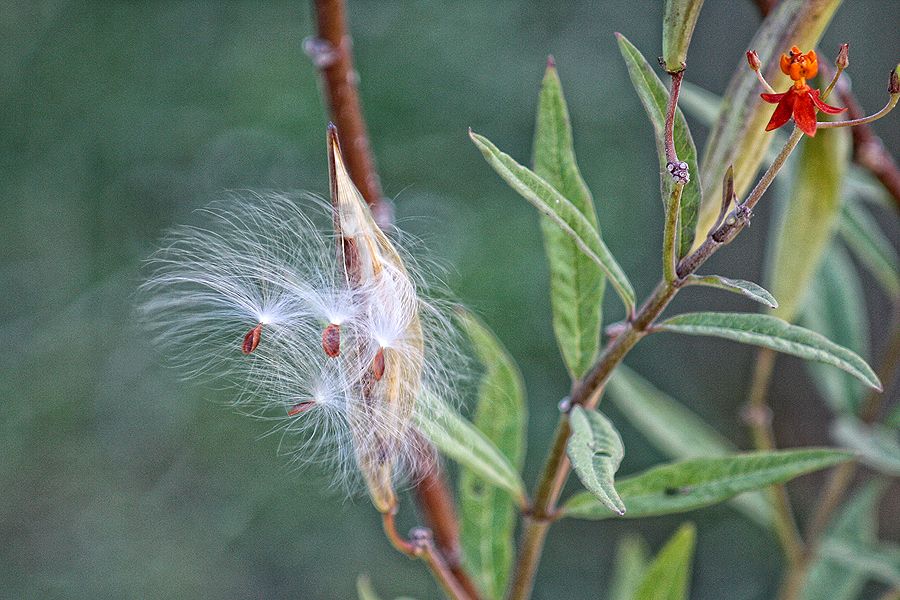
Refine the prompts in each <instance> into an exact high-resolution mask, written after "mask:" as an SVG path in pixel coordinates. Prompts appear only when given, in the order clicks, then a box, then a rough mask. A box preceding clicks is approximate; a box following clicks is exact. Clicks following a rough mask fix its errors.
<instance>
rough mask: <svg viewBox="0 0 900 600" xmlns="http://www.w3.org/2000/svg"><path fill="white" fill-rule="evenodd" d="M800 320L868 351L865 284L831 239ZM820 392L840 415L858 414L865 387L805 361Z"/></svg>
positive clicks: (864, 352)
mask: <svg viewBox="0 0 900 600" xmlns="http://www.w3.org/2000/svg"><path fill="white" fill-rule="evenodd" d="M800 319H801V323H802V324H803V325H804V326H805V327H807V328H809V329H812V330H813V331H815V332H817V333H820V334H822V335H824V336H825V337H827V338H828V339H830V340H832V341H834V342H835V343H837V344H840V345H841V346H844V347H845V348H849V349H850V350H853V351H854V352H856V353H857V354H859V355H860V356H863V357H865V356H867V355H868V353H869V333H868V327H869V322H868V311H867V310H866V305H865V297H864V296H863V290H862V283H861V282H860V280H859V273H858V272H857V270H856V267H855V265H854V264H853V263H852V262H851V261H850V258H849V257H848V256H847V252H846V251H845V250H844V249H843V248H842V247H841V246H840V245H839V244H837V243H834V242H832V244H831V248H830V249H829V250H828V252H827V253H826V254H825V258H824V261H823V262H822V265H821V266H820V267H819V272H818V274H817V275H816V277H815V279H814V280H813V282H812V286H811V288H810V290H809V293H808V294H807V297H806V302H805V303H804V305H803V313H802V315H801V317H800ZM806 368H807V370H808V371H809V373H810V375H811V377H810V379H812V380H813V382H814V383H815V385H816V387H817V388H818V389H819V393H820V394H822V396H823V397H824V398H825V400H826V401H827V402H828V404H829V405H830V406H831V408H832V410H834V411H835V412H836V413H837V414H856V412H857V410H858V408H859V405H860V402H861V401H862V398H863V393H864V388H863V386H862V384H860V383H859V382H858V381H857V380H856V379H854V378H853V377H851V376H850V375H849V374H847V373H843V372H841V371H837V370H835V369H832V368H831V367H828V366H826V365H822V364H821V363H813V362H808V363H806Z"/></svg>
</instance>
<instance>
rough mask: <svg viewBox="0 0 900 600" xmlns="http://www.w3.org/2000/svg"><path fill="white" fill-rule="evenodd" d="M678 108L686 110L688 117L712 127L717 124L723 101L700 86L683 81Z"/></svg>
mask: <svg viewBox="0 0 900 600" xmlns="http://www.w3.org/2000/svg"><path fill="white" fill-rule="evenodd" d="M678 106H680V107H681V108H682V109H684V112H685V113H686V114H687V115H688V116H691V117H693V118H695V119H697V120H698V121H700V123H701V124H703V125H706V126H707V127H712V126H713V125H715V124H716V119H717V118H718V117H719V111H720V110H721V109H722V99H721V98H720V97H719V96H717V95H716V94H714V93H712V92H710V91H709V90H706V89H704V88H702V87H700V86H699V85H696V84H693V83H690V82H689V81H682V82H681V94H680V95H679V96H678Z"/></svg>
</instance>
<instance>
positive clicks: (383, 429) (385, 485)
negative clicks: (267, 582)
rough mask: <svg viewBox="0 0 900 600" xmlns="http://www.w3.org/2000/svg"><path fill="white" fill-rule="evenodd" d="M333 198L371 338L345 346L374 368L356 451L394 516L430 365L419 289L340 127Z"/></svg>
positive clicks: (342, 253) (342, 248)
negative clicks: (354, 174) (375, 211)
mask: <svg viewBox="0 0 900 600" xmlns="http://www.w3.org/2000/svg"><path fill="white" fill-rule="evenodd" d="M328 146H329V167H330V169H329V170H330V176H331V199H332V203H333V209H334V228H335V234H336V242H337V244H336V245H337V252H338V258H339V261H338V262H339V264H340V265H341V266H342V268H343V269H344V273H343V275H344V278H345V281H346V283H347V285H348V287H349V288H350V289H352V290H353V291H354V293H355V294H356V295H357V296H358V298H359V299H360V303H361V305H362V306H363V307H364V310H363V313H364V316H363V318H365V319H367V320H368V321H369V325H370V327H368V328H367V329H368V330H369V331H371V332H372V333H371V335H372V338H371V339H362V340H356V344H355V347H354V348H350V349H346V348H345V349H343V351H344V352H350V353H352V354H351V356H352V357H353V358H356V359H358V360H355V361H354V362H356V363H357V364H359V365H367V367H368V368H367V369H366V371H364V372H360V373H359V376H358V378H357V379H358V380H357V382H356V383H355V385H356V387H357V392H358V393H357V394H355V396H356V397H357V399H358V401H357V402H354V403H353V404H352V405H351V406H350V407H349V411H348V412H349V423H350V428H351V431H352V437H353V443H354V446H355V447H354V451H355V453H356V457H357V462H358V466H359V468H360V470H361V471H362V475H363V478H364V479H365V481H366V484H367V486H368V488H369V493H370V495H371V497H372V501H373V503H374V504H375V506H376V508H377V509H378V510H379V511H381V512H391V511H393V510H394V508H395V506H396V496H395V493H394V489H393V480H394V476H395V473H394V470H395V468H396V467H397V466H398V465H397V463H398V461H401V460H403V457H404V455H407V454H408V453H409V447H410V444H411V443H412V442H411V438H412V430H411V427H412V415H413V410H414V409H415V404H416V398H417V397H418V395H419V389H420V387H421V381H422V372H423V366H424V359H425V357H424V354H425V352H424V345H423V339H422V325H421V321H420V318H419V312H418V311H419V307H418V298H417V295H416V287H415V284H414V282H413V281H412V279H411V277H410V276H409V273H408V272H407V269H406V266H405V265H404V263H403V260H402V259H401V257H400V255H399V253H398V252H397V250H396V249H395V248H394V246H393V244H392V243H391V241H390V240H389V239H388V237H387V236H386V235H385V234H384V232H383V231H382V230H381V229H380V228H379V227H378V225H377V224H376V223H375V220H374V218H373V217H372V214H371V211H370V210H369V207H368V206H367V205H366V203H365V201H364V200H363V197H362V195H361V194H360V192H359V190H357V188H356V186H355V185H354V184H353V182H352V180H351V179H350V175H349V173H348V172H347V169H346V166H345V164H344V161H343V157H342V156H341V151H340V146H339V143H338V138H337V132H336V130H335V128H334V126H330V127H329V130H328Z"/></svg>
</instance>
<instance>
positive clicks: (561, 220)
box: [469, 132, 635, 314]
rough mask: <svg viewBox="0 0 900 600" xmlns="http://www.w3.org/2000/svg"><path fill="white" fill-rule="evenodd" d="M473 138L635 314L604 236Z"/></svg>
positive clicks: (482, 139) (508, 159)
mask: <svg viewBox="0 0 900 600" xmlns="http://www.w3.org/2000/svg"><path fill="white" fill-rule="evenodd" d="M469 136H470V137H471V138H472V141H473V142H474V143H475V145H476V146H477V147H478V149H479V150H480V151H481V153H482V154H483V155H484V157H485V159H486V160H487V162H488V164H490V165H491V166H492V167H493V168H494V170H495V171H496V172H497V173H498V174H499V175H500V176H501V177H502V178H503V179H504V180H505V181H506V182H507V183H508V184H509V185H510V187H512V188H513V189H514V190H515V191H517V192H518V193H519V194H520V195H521V196H522V197H523V198H525V199H526V200H528V202H530V203H531V204H532V205H533V206H534V207H535V208H537V209H538V210H539V211H540V212H541V213H543V214H544V215H546V216H548V217H549V218H550V219H551V220H552V221H553V222H554V223H556V224H557V225H558V226H559V227H560V228H561V229H562V230H563V231H565V232H566V234H567V235H569V236H570V237H571V238H572V239H573V240H574V241H575V243H576V244H577V245H578V248H579V249H580V250H581V251H582V252H584V253H585V254H586V255H587V256H588V257H590V258H591V260H593V261H594V262H595V263H597V265H598V266H599V267H600V268H601V269H603V271H604V272H605V273H606V275H607V277H609V281H610V283H611V284H612V286H613V287H614V288H615V289H616V292H617V293H618V294H619V297H621V298H622V302H623V303H624V304H625V308H626V310H627V311H628V313H629V314H632V313H633V312H634V301H635V295H634V288H633V287H632V286H631V282H630V281H629V280H628V276H627V275H625V272H624V271H623V270H622V267H620V266H619V263H618V262H616V260H615V258H614V257H613V255H612V253H611V252H610V251H609V248H607V247H606V244H604V243H603V240H602V239H601V238H600V234H599V233H598V232H597V230H596V229H594V227H593V226H592V225H591V223H590V221H588V220H587V218H586V217H585V216H584V215H583V214H582V213H581V211H580V210H578V208H577V207H575V206H574V205H573V204H572V203H571V202H569V200H567V199H566V198H565V197H563V196H562V195H561V194H560V193H559V192H558V191H557V190H556V189H555V188H554V187H553V186H551V185H550V184H549V183H547V182H546V181H544V180H543V179H542V178H541V177H538V176H537V175H536V174H535V173H534V172H532V171H531V170H530V169H528V168H526V167H524V166H522V165H520V164H519V163H517V162H516V161H515V160H513V159H512V158H511V157H510V156H509V155H508V154H505V153H503V152H501V151H500V150H499V149H498V148H497V147H496V146H494V144H492V143H491V142H490V141H489V140H488V139H487V138H485V137H483V136H480V135H478V134H477V133H474V132H470V134H469Z"/></svg>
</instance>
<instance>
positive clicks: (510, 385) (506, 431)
mask: <svg viewBox="0 0 900 600" xmlns="http://www.w3.org/2000/svg"><path fill="white" fill-rule="evenodd" d="M459 319H460V321H461V322H462V325H463V328H464V329H465V331H466V333H467V334H468V336H469V339H470V340H471V341H472V345H473V346H474V350H475V353H476V354H477V356H478V360H479V362H480V363H481V364H482V366H483V368H484V372H483V374H482V376H481V379H480V381H479V384H478V403H477V405H476V408H475V417H474V424H475V426H476V427H478V429H479V430H481V432H482V433H483V434H484V435H485V437H487V438H488V439H489V440H490V441H492V442H493V443H494V444H495V445H496V446H497V449H498V450H500V452H502V453H503V454H504V456H506V458H507V459H508V460H509V462H510V463H511V464H512V465H513V467H515V468H516V469H520V468H521V466H522V460H523V458H524V456H525V423H526V420H527V419H526V407H525V386H524V384H523V382H522V376H521V374H520V373H519V370H518V369H517V368H516V365H515V363H514V362H513V360H512V357H510V356H509V354H508V353H507V352H506V350H505V349H504V348H503V346H502V345H501V344H500V342H499V340H497V338H496V337H494V335H493V334H492V333H491V331H490V330H489V329H488V328H487V327H486V326H485V325H484V324H483V323H481V322H480V321H479V320H478V319H476V318H475V317H474V316H473V315H471V314H470V313H461V314H460V316H459ZM459 490H460V493H459V512H460V530H461V531H460V537H461V539H462V546H463V556H464V558H465V561H466V565H467V566H468V567H469V569H470V572H471V573H472V574H473V576H474V577H475V579H476V581H477V582H478V583H479V584H480V586H481V589H482V590H484V591H485V592H486V593H487V595H488V597H490V598H500V597H502V596H503V591H504V590H505V589H506V582H507V579H508V577H509V571H510V567H511V566H512V559H513V533H514V530H515V525H516V513H515V506H514V504H513V501H512V498H510V496H509V494H508V493H507V492H506V491H505V490H502V489H499V488H497V487H494V486H492V485H490V484H488V483H487V482H486V481H485V480H484V479H483V478H482V477H481V476H480V475H479V474H478V473H477V472H475V471H473V470H471V469H469V468H467V467H465V466H463V468H462V469H461V470H460V474H459Z"/></svg>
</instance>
